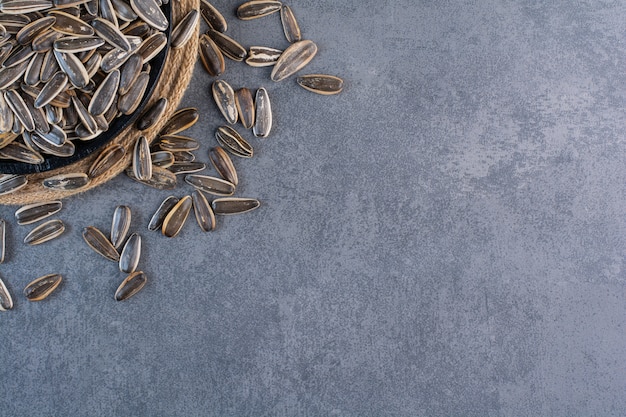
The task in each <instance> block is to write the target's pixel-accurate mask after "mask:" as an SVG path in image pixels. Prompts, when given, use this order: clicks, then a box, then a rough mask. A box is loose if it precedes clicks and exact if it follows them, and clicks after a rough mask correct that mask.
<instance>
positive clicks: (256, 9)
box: [237, 0, 282, 20]
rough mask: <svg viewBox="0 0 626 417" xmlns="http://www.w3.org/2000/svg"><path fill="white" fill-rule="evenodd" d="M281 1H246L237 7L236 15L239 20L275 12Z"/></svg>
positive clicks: (278, 8)
mask: <svg viewBox="0 0 626 417" xmlns="http://www.w3.org/2000/svg"><path fill="white" fill-rule="evenodd" d="M281 6H282V3H281V2H280V1H272V0H252V1H247V2H245V3H243V4H242V5H240V6H239V7H238V8H237V17H238V18H239V19H241V20H250V19H256V18H259V17H263V16H267V15H270V14H272V13H276V12H277V11H279V10H280V8H281Z"/></svg>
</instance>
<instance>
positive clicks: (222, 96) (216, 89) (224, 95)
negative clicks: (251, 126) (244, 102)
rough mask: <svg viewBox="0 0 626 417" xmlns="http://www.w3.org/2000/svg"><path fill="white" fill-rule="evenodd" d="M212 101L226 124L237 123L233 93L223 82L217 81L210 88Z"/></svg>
mask: <svg viewBox="0 0 626 417" xmlns="http://www.w3.org/2000/svg"><path fill="white" fill-rule="evenodd" d="M211 91H212V92H213V99H214V100H215V104H217V108H218V109H219V110H220V112H221V113H222V115H223V116H224V118H225V119H226V121H227V122H228V123H230V124H231V125H232V124H235V123H237V118H238V115H237V106H236V105H235V92H234V91H233V88H232V87H231V86H230V85H229V84H228V83H227V82H226V81H224V80H217V81H215V82H214V83H213V86H212V87H211Z"/></svg>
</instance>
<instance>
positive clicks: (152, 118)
mask: <svg viewBox="0 0 626 417" xmlns="http://www.w3.org/2000/svg"><path fill="white" fill-rule="evenodd" d="M166 109H167V99H166V98H165V97H161V98H160V99H158V100H157V101H156V102H155V103H154V104H153V105H152V106H150V108H148V110H146V111H145V112H144V113H143V114H142V115H141V116H140V117H139V120H137V129H139V130H142V131H143V130H147V129H150V128H151V127H152V126H154V124H155V123H156V122H157V121H159V120H160V119H161V117H162V116H163V113H165V110H166Z"/></svg>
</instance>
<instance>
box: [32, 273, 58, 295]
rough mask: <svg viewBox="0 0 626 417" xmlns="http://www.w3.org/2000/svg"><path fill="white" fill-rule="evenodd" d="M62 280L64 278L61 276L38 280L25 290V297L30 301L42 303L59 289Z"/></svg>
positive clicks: (47, 276) (46, 276)
mask: <svg viewBox="0 0 626 417" xmlns="http://www.w3.org/2000/svg"><path fill="white" fill-rule="evenodd" d="M62 280H63V278H62V277H61V275H59V274H50V275H45V276H43V277H41V278H37V279H36V280H34V281H32V282H31V283H29V284H28V285H27V286H26V288H24V296H25V297H26V299H27V300H28V301H41V300H43V299H44V298H46V297H47V296H49V295H50V294H51V293H52V291H54V290H55V289H57V287H58V286H59V284H61V281H62Z"/></svg>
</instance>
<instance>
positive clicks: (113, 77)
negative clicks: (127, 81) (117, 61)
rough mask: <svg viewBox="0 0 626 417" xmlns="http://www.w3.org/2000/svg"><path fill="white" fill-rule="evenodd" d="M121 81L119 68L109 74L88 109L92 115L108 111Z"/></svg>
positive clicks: (94, 94)
mask: <svg viewBox="0 0 626 417" xmlns="http://www.w3.org/2000/svg"><path fill="white" fill-rule="evenodd" d="M119 83H120V72H119V70H113V71H111V72H110V73H108V74H107V76H106V77H105V78H104V80H102V82H101V83H100V86H99V87H98V89H97V90H96V92H95V93H93V97H92V98H91V101H90V102H89V107H88V110H89V113H91V115H93V116H99V115H101V114H104V113H106V111H107V110H108V109H109V107H110V106H111V104H113V100H114V99H115V95H116V93H117V87H118V86H119Z"/></svg>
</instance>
